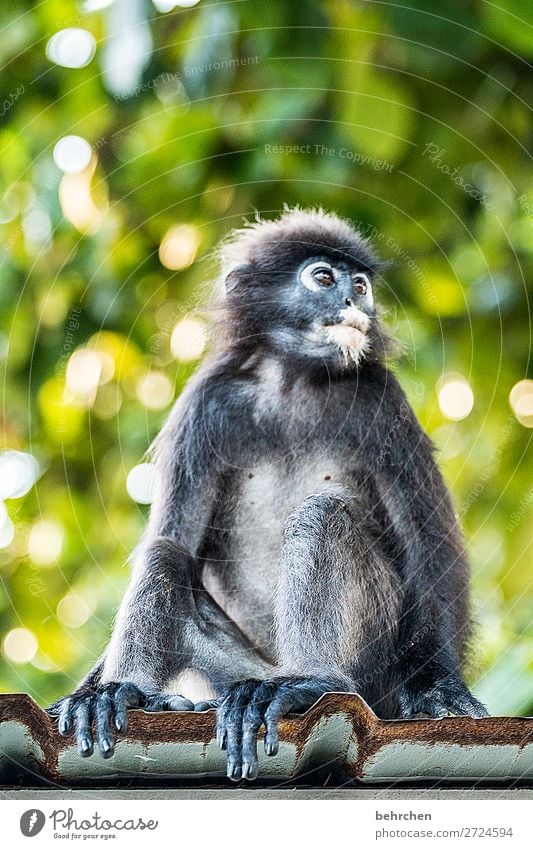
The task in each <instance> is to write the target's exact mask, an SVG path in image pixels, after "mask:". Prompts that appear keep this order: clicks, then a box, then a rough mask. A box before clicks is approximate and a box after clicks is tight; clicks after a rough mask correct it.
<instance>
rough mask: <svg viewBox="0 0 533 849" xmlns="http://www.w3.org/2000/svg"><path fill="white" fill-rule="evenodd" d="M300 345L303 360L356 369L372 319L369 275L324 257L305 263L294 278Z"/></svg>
mask: <svg viewBox="0 0 533 849" xmlns="http://www.w3.org/2000/svg"><path fill="white" fill-rule="evenodd" d="M297 283H298V290H297V292H296V298H295V300H296V302H297V304H298V308H299V311H300V320H299V321H297V322H296V328H301V331H302V337H303V338H302V340H301V342H302V345H303V346H304V347H305V351H306V352H307V353H308V355H309V356H313V355H314V356H321V357H323V358H325V359H330V358H338V356H339V354H340V356H341V358H342V360H343V362H344V363H345V364H346V365H349V363H350V362H352V363H355V364H357V363H358V362H359V361H360V360H361V359H362V357H364V355H365V353H368V352H369V351H370V348H371V344H372V342H371V334H370V331H371V327H372V322H373V320H374V317H375V309H374V296H373V291H372V281H371V277H370V273H369V272H368V271H363V270H361V268H359V267H357V265H355V264H353V263H351V262H348V261H343V260H338V259H328V258H327V257H326V256H321V257H310V258H309V259H307V260H305V261H304V262H303V263H302V265H301V266H300V267H299V269H298V272H297Z"/></svg>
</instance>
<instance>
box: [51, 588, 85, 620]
mask: <svg viewBox="0 0 533 849" xmlns="http://www.w3.org/2000/svg"><path fill="white" fill-rule="evenodd" d="M56 612H57V618H58V619H59V621H60V622H61V624H62V625H65V627H66V628H80V627H81V625H85V623H86V622H87V620H88V618H89V616H90V614H91V611H90V609H89V606H88V604H87V603H86V602H85V601H84V600H83V599H82V598H80V596H79V595H76V593H74V592H68V593H67V594H66V595H65V596H63V598H62V599H60V600H59V602H58V604H57V611H56Z"/></svg>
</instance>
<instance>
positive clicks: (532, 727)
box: [0, 693, 533, 787]
mask: <svg viewBox="0 0 533 849" xmlns="http://www.w3.org/2000/svg"><path fill="white" fill-rule="evenodd" d="M214 730H215V716H214V711H207V712H205V713H171V712H165V713H158V714H148V713H145V712H144V711H140V710H137V711H132V712H131V714H130V722H129V727H128V731H127V733H126V734H125V735H121V736H119V737H117V745H116V751H115V754H114V756H113V757H112V758H110V759H109V760H103V759H102V758H101V757H99V755H98V754H95V755H93V757H91V758H87V759H83V758H80V757H79V755H78V754H77V751H76V748H75V745H74V741H73V738H72V737H70V738H64V737H60V736H59V734H58V732H57V729H56V726H55V722H53V720H52V719H50V717H49V716H48V715H47V714H46V713H45V712H44V711H43V710H42V709H41V708H40V707H39V706H38V705H37V704H36V703H35V702H34V701H33V699H31V698H30V696H27V695H25V694H7V695H0V784H1V785H3V786H4V787H9V786H16V785H18V784H20V783H24V784H26V785H30V786H31V785H38V784H42V783H52V784H59V785H62V786H67V787H68V786H78V785H79V784H80V783H90V784H92V785H93V786H106V785H110V786H112V785H113V784H114V783H116V781H117V779H129V780H131V781H132V783H133V784H134V785H135V784H141V785H146V784H147V783H150V781H158V782H159V783H161V782H163V783H164V782H165V781H170V780H172V781H173V782H175V781H176V780H180V779H181V780H189V779H206V780H211V779H218V778H222V777H223V776H224V775H225V755H224V753H223V752H221V751H220V750H219V749H218V748H217V746H216V743H215V740H214ZM259 748H260V749H261V747H259ZM317 770H321V771H326V772H327V771H328V770H329V772H330V773H331V775H332V776H334V779H333V780H334V781H335V782H342V781H349V780H356V781H360V782H363V783H368V784H372V783H382V782H410V783H412V782H415V781H428V780H456V781H465V780H467V781H481V782H495V781H505V780H509V779H513V780H524V779H529V780H533V719H529V718H524V717H489V718H486V719H471V718H469V717H449V718H445V719H440V720H431V719H417V720H409V721H383V720H379V719H378V718H377V717H376V716H375V714H374V713H373V712H372V711H371V710H370V708H369V707H368V706H367V705H366V704H365V702H364V701H363V700H362V699H361V698H360V697H359V696H357V695H354V694H346V693H328V694H326V695H324V696H323V697H322V698H321V699H320V700H319V701H318V702H317V703H316V704H315V705H313V707H312V708H311V709H310V710H308V711H307V712H306V713H305V714H303V715H301V716H291V717H288V718H286V719H283V720H282V721H281V722H280V751H279V754H278V755H277V756H276V757H274V758H267V757H266V756H265V755H262V754H260V776H261V778H263V779H268V780H277V781H281V782H283V781H289V782H290V781H291V780H292V781H294V780H297V779H304V780H305V777H306V776H309V775H312V774H313V772H316V771H317Z"/></svg>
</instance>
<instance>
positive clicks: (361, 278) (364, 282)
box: [353, 274, 370, 295]
mask: <svg viewBox="0 0 533 849" xmlns="http://www.w3.org/2000/svg"><path fill="white" fill-rule="evenodd" d="M353 288H354V291H355V292H356V293H357V294H358V295H366V293H367V292H368V291H369V289H370V280H369V279H368V277H367V276H366V274H356V275H355V277H354V279H353Z"/></svg>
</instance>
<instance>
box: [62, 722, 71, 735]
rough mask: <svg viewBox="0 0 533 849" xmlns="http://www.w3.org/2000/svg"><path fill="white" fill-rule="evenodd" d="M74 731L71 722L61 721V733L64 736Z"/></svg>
mask: <svg viewBox="0 0 533 849" xmlns="http://www.w3.org/2000/svg"><path fill="white" fill-rule="evenodd" d="M71 731H72V725H71V723H70V722H60V723H59V733H60V734H61V736H62V737H67V736H68V735H69V734H70V732H71Z"/></svg>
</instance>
